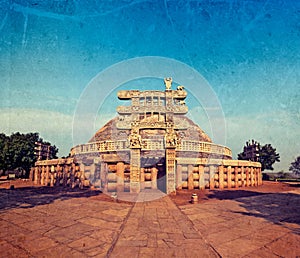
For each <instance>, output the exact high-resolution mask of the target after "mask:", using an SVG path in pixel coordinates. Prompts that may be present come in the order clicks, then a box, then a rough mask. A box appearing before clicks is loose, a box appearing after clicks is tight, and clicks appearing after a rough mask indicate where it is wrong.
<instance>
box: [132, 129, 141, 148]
mask: <svg viewBox="0 0 300 258" xmlns="http://www.w3.org/2000/svg"><path fill="white" fill-rule="evenodd" d="M141 140H142V138H141V136H140V135H139V134H138V133H137V132H136V131H133V132H132V133H131V134H130V135H129V144H130V147H135V148H139V147H140V146H141Z"/></svg>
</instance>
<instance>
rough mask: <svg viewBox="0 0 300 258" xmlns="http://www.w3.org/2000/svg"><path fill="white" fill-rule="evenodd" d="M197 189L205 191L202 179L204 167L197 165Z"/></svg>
mask: <svg viewBox="0 0 300 258" xmlns="http://www.w3.org/2000/svg"><path fill="white" fill-rule="evenodd" d="M199 189H200V190H204V189H205V179H204V166H203V165H199Z"/></svg>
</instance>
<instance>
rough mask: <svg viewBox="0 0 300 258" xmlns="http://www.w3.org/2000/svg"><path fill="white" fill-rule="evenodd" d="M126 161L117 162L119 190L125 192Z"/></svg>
mask: <svg viewBox="0 0 300 258" xmlns="http://www.w3.org/2000/svg"><path fill="white" fill-rule="evenodd" d="M124 171H125V165H124V162H118V163H117V172H116V173H117V192H124Z"/></svg>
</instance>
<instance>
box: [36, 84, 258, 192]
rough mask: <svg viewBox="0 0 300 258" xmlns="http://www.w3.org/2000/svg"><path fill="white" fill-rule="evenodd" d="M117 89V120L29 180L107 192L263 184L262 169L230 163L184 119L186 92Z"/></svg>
mask: <svg viewBox="0 0 300 258" xmlns="http://www.w3.org/2000/svg"><path fill="white" fill-rule="evenodd" d="M164 83H165V90H164V91H157V90H146V91H139V90H121V91H119V92H118V98H119V99H120V100H127V101H130V105H127V106H119V107H117V112H118V117H116V118H114V119H112V120H111V121H109V122H108V123H107V124H106V125H105V126H103V127H102V128H101V129H100V130H99V131H98V132H96V134H95V135H94V137H93V138H92V139H91V140H90V141H89V143H87V144H82V145H77V146H75V147H73V148H72V149H71V153H70V158H68V159H56V160H45V161H38V162H36V166H35V168H33V169H32V173H31V174H32V178H33V179H34V181H35V182H36V183H39V184H42V185H50V186H56V185H60V184H63V185H69V186H70V187H75V186H79V187H83V186H92V187H97V188H100V189H101V190H103V191H107V192H120V191H127V192H132V193H138V192H140V191H141V190H142V189H147V188H151V189H156V188H158V189H160V190H161V191H164V192H166V193H168V194H169V193H173V192H176V189H205V188H209V189H214V188H219V189H224V188H237V187H241V186H254V185H260V184H261V183H262V179H261V164H260V163H258V162H250V161H237V160H232V154H231V150H230V149H229V148H227V147H225V146H221V145H217V144H214V143H212V142H211V139H210V138H209V136H208V135H207V134H205V132H204V131H203V130H201V128H200V127H199V126H198V125H196V124H195V123H194V122H193V121H191V120H190V119H189V118H187V117H186V116H185V114H186V113H187V112H188V107H187V105H186V103H185V98H186V96H187V92H186V91H185V90H184V87H183V86H181V85H180V86H177V88H176V90H173V89H172V78H166V79H165V80H164Z"/></svg>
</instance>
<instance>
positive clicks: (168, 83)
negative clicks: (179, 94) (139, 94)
mask: <svg viewBox="0 0 300 258" xmlns="http://www.w3.org/2000/svg"><path fill="white" fill-rule="evenodd" d="M164 82H165V85H166V90H170V89H171V87H172V78H171V77H168V78H165V79H164Z"/></svg>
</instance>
